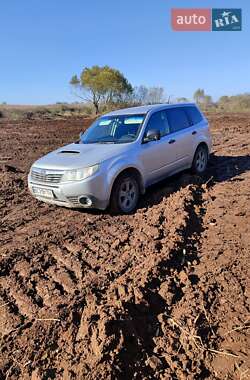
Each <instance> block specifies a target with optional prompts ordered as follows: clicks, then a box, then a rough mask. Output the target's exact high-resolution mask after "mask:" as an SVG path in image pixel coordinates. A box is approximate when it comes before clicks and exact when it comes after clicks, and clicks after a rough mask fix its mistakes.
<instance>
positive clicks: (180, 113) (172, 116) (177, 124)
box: [166, 107, 191, 132]
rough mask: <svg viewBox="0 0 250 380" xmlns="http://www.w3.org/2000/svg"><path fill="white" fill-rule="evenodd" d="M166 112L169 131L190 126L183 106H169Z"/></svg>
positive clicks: (176, 130)
mask: <svg viewBox="0 0 250 380" xmlns="http://www.w3.org/2000/svg"><path fill="white" fill-rule="evenodd" d="M166 113H167V117H168V122H169V126H170V131H171V132H178V131H181V130H182V129H185V128H188V127H190V125H191V123H190V122H189V120H188V116H187V114H186V112H185V110H184V108H181V107H178V108H170V109H168V110H166Z"/></svg>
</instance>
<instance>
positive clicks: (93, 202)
mask: <svg viewBox="0 0 250 380" xmlns="http://www.w3.org/2000/svg"><path fill="white" fill-rule="evenodd" d="M28 187H29V191H30V192H31V194H32V195H33V196H34V197H35V198H36V199H38V200H40V201H42V202H45V203H48V204H54V205H57V206H63V207H68V208H94V209H101V210H105V209H106V208H107V207H108V204H109V188H108V187H107V186H105V181H104V180H103V178H102V176H100V175H98V176H93V177H90V178H87V179H85V180H83V181H76V182H68V183H58V184H56V185H54V184H53V185H52V184H47V183H46V184H44V183H40V182H36V181H34V180H32V179H31V177H30V176H29V177H28ZM34 187H37V188H41V189H46V190H51V191H52V193H53V197H52V198H47V197H43V196H40V195H37V194H35V193H34V191H33V188H34ZM84 198H85V199H86V203H85V204H83V202H84V200H85V199H84ZM81 199H82V203H81V201H80V200H81Z"/></svg>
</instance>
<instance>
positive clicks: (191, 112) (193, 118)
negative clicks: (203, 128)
mask: <svg viewBox="0 0 250 380" xmlns="http://www.w3.org/2000/svg"><path fill="white" fill-rule="evenodd" d="M185 111H186V112H187V114H188V117H189V120H190V122H191V123H192V125H194V124H198V123H200V122H201V121H202V116H201V113H200V111H199V110H198V109H197V108H196V107H186V108H185Z"/></svg>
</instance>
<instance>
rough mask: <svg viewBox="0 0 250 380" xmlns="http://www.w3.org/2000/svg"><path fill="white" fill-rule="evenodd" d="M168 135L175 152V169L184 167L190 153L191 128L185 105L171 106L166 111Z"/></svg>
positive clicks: (186, 164) (187, 162)
mask: <svg viewBox="0 0 250 380" xmlns="http://www.w3.org/2000/svg"><path fill="white" fill-rule="evenodd" d="M166 113H167V118H168V123H169V126H170V136H171V139H172V141H173V146H174V149H175V152H176V165H175V166H176V169H178V170H181V169H182V168H183V169H184V168H186V167H187V166H188V165H189V163H190V156H191V154H192V140H193V136H192V130H191V129H192V128H191V123H190V121H189V118H188V115H187V113H186V111H185V107H175V108H174V107H173V108H169V109H168V110H167V111H166Z"/></svg>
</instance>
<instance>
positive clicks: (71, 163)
mask: <svg viewBox="0 0 250 380" xmlns="http://www.w3.org/2000/svg"><path fill="white" fill-rule="evenodd" d="M129 146H131V144H69V145H66V146H64V147H62V148H59V149H57V150H55V151H53V152H51V153H48V154H46V156H44V157H42V158H40V159H39V160H37V161H36V162H35V163H34V164H33V166H37V167H39V168H42V169H54V170H70V169H80V168H83V167H88V166H92V165H96V164H99V163H101V162H104V161H106V160H108V159H110V158H112V157H114V158H115V157H116V156H118V155H120V154H122V153H124V152H125V151H128V150H129Z"/></svg>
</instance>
